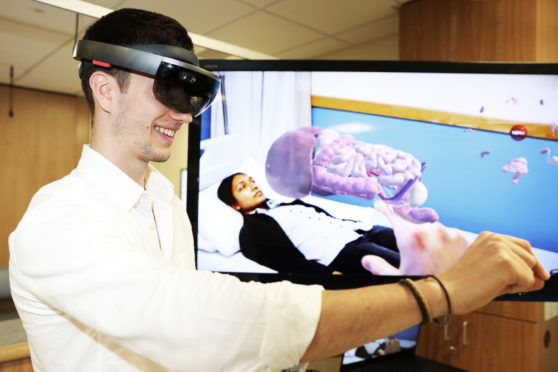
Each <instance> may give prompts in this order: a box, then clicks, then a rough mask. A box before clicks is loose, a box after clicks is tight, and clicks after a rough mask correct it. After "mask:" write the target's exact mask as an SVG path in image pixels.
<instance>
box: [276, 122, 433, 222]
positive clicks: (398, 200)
mask: <svg viewBox="0 0 558 372" xmlns="http://www.w3.org/2000/svg"><path fill="white" fill-rule="evenodd" d="M423 169H424V164H421V163H420V162H419V161H418V160H417V159H416V158H415V157H413V156H412V155H411V154H408V153H405V152H403V151H400V150H395V149H392V148H391V147H389V146H385V145H378V144H369V143H364V142H359V141H355V139H354V138H353V137H352V136H351V135H348V134H343V135H340V134H339V133H337V132H335V131H333V130H331V129H325V130H321V129H320V128H316V127H304V128H299V129H296V130H292V131H289V132H287V133H285V134H283V135H282V136H280V137H279V138H278V139H276V140H275V141H274V142H273V144H272V145H271V147H270V149H269V151H268V154H267V159H266V176H267V180H268V182H269V184H270V186H271V187H272V188H273V189H274V190H275V191H276V192H278V193H280V194H282V195H285V196H289V197H293V198H302V197H304V196H306V195H308V194H310V193H311V192H313V193H315V194H318V195H331V194H341V195H352V196H356V197H359V198H365V199H369V200H372V199H374V198H376V197H380V198H381V199H383V200H384V201H385V202H387V203H389V204H390V205H391V206H392V208H393V210H394V212H395V213H397V214H398V215H399V216H401V217H403V218H405V219H406V220H408V221H411V222H414V223H423V222H435V221H437V220H438V214H437V213H436V211H435V210H433V209H432V208H419V206H420V205H422V204H423V203H424V202H425V201H426V197H427V195H428V192H427V190H426V187H425V186H424V184H422V182H420V178H421V176H422V171H423Z"/></svg>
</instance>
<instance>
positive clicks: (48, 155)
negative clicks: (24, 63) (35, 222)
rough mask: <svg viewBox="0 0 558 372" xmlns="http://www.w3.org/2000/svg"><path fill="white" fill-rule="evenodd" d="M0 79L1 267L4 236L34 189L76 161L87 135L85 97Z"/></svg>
mask: <svg viewBox="0 0 558 372" xmlns="http://www.w3.org/2000/svg"><path fill="white" fill-rule="evenodd" d="M12 93H13V113H14V115H13V117H10V116H9V115H8V112H9V102H10V92H9V87H7V86H4V85H0V110H1V111H0V159H1V160H2V166H1V167H0V190H2V192H1V193H0V216H1V223H0V267H3V266H7V265H8V259H9V251H8V236H9V234H10V233H11V232H12V231H13V230H14V229H15V227H16V226H17V223H18V221H19V220H20V219H21V216H22V215H23V213H24V212H25V210H26V209H27V205H28V204H29V201H30V199H31V197H32V196H33V194H34V193H35V192H36V191H37V190H38V189H39V187H40V186H42V185H44V184H46V183H49V182H52V181H54V180H56V179H58V178H60V177H62V176H64V175H65V174H66V173H68V172H69V171H70V170H71V169H73V168H74V167H75V165H76V164H77V161H78V159H79V156H80V154H81V148H82V145H83V144H84V143H86V142H88V140H89V111H88V109H87V104H86V103H85V100H84V99H83V98H78V97H74V96H68V95H62V94H53V93H46V92H40V91H34V90H29V89H22V88H14V89H13V92H12Z"/></svg>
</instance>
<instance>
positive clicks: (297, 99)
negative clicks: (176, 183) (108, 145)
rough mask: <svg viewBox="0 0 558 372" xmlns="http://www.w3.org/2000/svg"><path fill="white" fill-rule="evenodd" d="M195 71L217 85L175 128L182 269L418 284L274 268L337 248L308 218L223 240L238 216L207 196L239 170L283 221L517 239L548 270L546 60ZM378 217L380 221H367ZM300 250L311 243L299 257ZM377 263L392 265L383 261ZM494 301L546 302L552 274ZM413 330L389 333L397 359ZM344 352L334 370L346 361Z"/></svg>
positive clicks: (273, 63)
mask: <svg viewBox="0 0 558 372" xmlns="http://www.w3.org/2000/svg"><path fill="white" fill-rule="evenodd" d="M201 65H202V67H204V68H206V69H208V70H211V71H213V72H215V73H217V74H218V75H220V76H221V79H222V86H221V92H220V95H219V96H218V97H217V99H216V100H215V102H214V104H213V105H212V106H211V108H210V109H208V110H207V111H206V112H204V113H203V114H202V115H201V117H200V118H197V119H196V120H195V121H194V122H193V123H192V124H191V125H190V137H189V145H188V146H189V150H188V188H187V211H188V213H189V217H190V219H191V221H192V225H193V228H194V235H195V240H196V260H197V267H198V269H200V270H211V271H218V272H227V273H231V274H233V275H237V276H239V277H240V278H241V279H243V280H259V281H276V280H283V279H287V280H291V281H293V282H299V283H319V284H322V285H324V286H325V287H326V288H350V287H357V286H362V285H371V284H382V283H388V282H395V281H398V280H399V279H400V277H401V276H412V277H414V276H420V275H415V274H416V273H417V272H415V271H413V270H410V271H405V270H403V271H397V270H395V271H391V272H390V271H389V270H388V271H385V270H383V271H381V273H382V275H378V273H376V274H372V272H367V271H365V273H364V274H363V273H362V272H360V273H357V272H356V271H355V272H354V273H353V272H349V271H350V270H349V269H347V270H346V271H345V270H330V271H329V272H327V271H326V272H325V273H324V272H321V271H319V270H310V269H308V270H306V269H300V267H303V266H298V269H297V266H296V265H294V266H293V269H292V270H290V269H289V267H290V266H289V265H288V262H287V263H284V264H282V265H275V264H276V263H277V262H282V261H284V260H283V258H282V257H281V256H280V254H281V253H278V252H281V247H277V246H276V245H277V244H279V243H278V242H285V240H284V239H283V237H284V235H287V237H288V238H289V240H290V243H289V242H286V243H285V245H284V247H285V251H290V250H292V249H297V250H298V251H299V252H300V253H301V254H302V256H303V260H304V259H305V260H308V261H312V262H318V263H322V264H323V265H324V266H327V265H329V264H330V263H331V262H332V260H334V259H335V258H336V256H335V254H336V252H339V250H340V249H341V248H343V247H344V245H343V244H344V242H346V241H352V240H351V239H354V236H353V235H351V236H348V237H347V236H342V237H340V236H339V233H338V231H339V230H338V229H337V227H336V228H331V229H330V228H327V227H326V226H325V225H323V224H322V225H317V227H314V226H311V223H310V222H308V223H306V222H304V221H305V220H304V218H310V220H312V217H308V216H306V215H304V212H301V213H303V216H302V217H301V216H297V217H294V216H293V217H292V218H291V217H290V215H289V216H287V217H285V215H284V214H283V216H282V217H281V216H280V215H279V217H277V215H273V214H271V216H272V218H275V219H276V220H280V219H281V218H282V220H281V222H280V223H278V224H279V225H280V226H281V230H282V231H283V232H284V233H285V234H281V235H282V236H278V235H277V234H276V232H274V231H271V230H270V231H267V230H265V229H263V228H262V227H261V226H260V225H257V224H256V225H254V226H255V227H252V228H251V230H254V231H256V235H258V232H260V233H261V234H259V236H257V237H256V238H253V234H252V235H249V234H248V235H246V234H245V236H244V237H243V238H240V239H239V236H240V235H239V234H240V231H241V229H242V228H243V225H244V224H245V222H244V218H243V215H242V214H241V213H239V212H238V211H236V210H235V209H234V208H233V207H231V206H230V205H227V204H226V203H224V202H223V201H222V200H221V199H220V198H218V195H217V194H218V188H219V185H220V184H221V182H222V180H223V179H225V178H226V177H227V176H230V175H232V174H235V173H237V172H240V173H243V174H246V175H247V176H249V177H250V178H249V179H248V180H247V181H246V182H254V183H255V184H257V186H258V189H257V190H258V192H259V193H260V194H259V195H264V196H265V198H268V199H269V200H270V203H272V208H271V209H272V210H273V209H274V208H273V207H274V206H276V205H278V204H280V203H286V204H289V205H290V206H291V208H290V210H289V211H288V213H295V212H296V211H298V209H304V208H305V207H301V206H300V205H294V206H293V205H292V204H291V201H293V200H297V199H298V200H302V201H303V202H304V203H307V204H311V205H313V206H317V207H318V208H319V211H320V212H321V213H322V214H321V215H322V216H323V214H327V215H328V216H333V217H335V218H336V219H337V220H338V221H343V222H342V223H344V222H345V221H347V220H350V222H349V223H357V224H358V223H362V225H359V229H361V230H362V231H369V229H370V228H371V226H384V227H387V228H390V227H392V223H391V222H393V221H394V220H393V218H395V220H396V221H400V220H403V221H405V222H403V223H404V224H410V225H409V226H411V228H413V226H428V225H431V224H432V223H433V222H434V221H436V222H437V223H442V224H443V225H445V226H447V227H449V228H452V229H457V230H456V231H458V232H459V233H460V234H461V235H462V236H463V237H464V239H465V240H466V241H469V242H470V241H472V240H473V239H474V238H475V237H476V235H477V234H479V233H480V232H482V231H484V230H490V231H494V232H499V233H503V234H509V235H514V236H518V237H521V238H524V239H527V240H529V241H530V242H531V244H532V246H533V247H534V250H535V252H536V254H537V256H538V258H539V259H540V261H541V262H542V264H543V266H544V267H545V268H546V269H547V270H548V271H549V272H553V273H556V271H557V269H558V192H557V190H558V64H516V63H451V62H403V61H284V60H266V61H244V60H202V61H201ZM244 187H253V185H252V184H250V185H244ZM386 206H387V210H388V215H390V213H391V219H390V218H387V217H386V214H385V213H381V212H380V211H379V210H378V208H380V207H381V208H380V210H385V208H386ZM297 208H298V209H297ZM320 212H318V214H320ZM268 215H270V214H268ZM394 216H395V217H394ZM310 220H308V221H310ZM354 221H356V222H354ZM411 221H412V222H411ZM312 223H314V222H312ZM301 227H303V228H302V229H301ZM266 229H267V227H266ZM264 230H265V231H264ZM301 230H302V231H303V233H301V232H300V231H301ZM359 231H360V230H359ZM262 234H263V236H262ZM301 234H302V235H301ZM251 236H252V238H253V239H255V240H254V241H256V242H258V244H256V248H257V247H259V248H258V249H261V250H266V249H271V248H270V247H271V246H273V250H274V253H269V251H264V252H263V253H262V256H261V257H263V258H262V259H261V260H260V259H259V258H260V256H258V255H257V254H256V255H254V249H255V248H254V246H253V245H252V246H251V247H249V246H250V244H249V241H250V239H252V238H251ZM310 238H312V242H314V240H316V241H317V242H318V243H315V244H314V243H312V244H313V245H314V247H312V244H309V243H308V241H309V239H310ZM314 238H315V239H314ZM258 239H259V240H258ZM262 242H269V244H268V243H264V244H262ZM332 242H335V243H332ZM340 242H343V243H340ZM241 243H242V246H241ZM398 243H399V241H398ZM332 244H333V245H335V244H337V246H338V247H339V248H336V249H338V250H337V251H334V252H333V253H332V252H331V249H332V248H331V247H329V249H330V251H329V253H327V254H323V252H322V251H321V247H322V246H323V247H325V246H331V245H332ZM382 244H383V243H382ZM382 244H380V245H382ZM316 245H317V246H316ZM387 245H389V244H387ZM309 246H310V247H309ZM246 247H249V248H246ZM299 248H300V249H299ZM278 249H279V250H278ZM324 249H325V248H324ZM243 252H246V253H247V254H246V255H245V254H243ZM291 253H292V252H291ZM388 253H389V252H388ZM247 255H248V256H250V257H251V258H248V257H246V256H247ZM379 255H380V256H382V255H381V254H379ZM291 257H293V256H290V255H289V258H291ZM382 257H384V256H382ZM254 258H255V259H254ZM384 258H386V257H384ZM298 259H300V255H299V256H297V260H298ZM386 259H387V258H386ZM388 261H389V262H391V265H388V267H393V268H395V269H398V267H397V261H395V263H394V262H393V261H390V260H388ZM341 271H342V272H341ZM386 273H391V274H393V275H386ZM419 274H420V273H419ZM502 299H509V300H537V301H556V300H558V289H557V278H556V277H553V278H552V279H551V280H550V281H549V282H548V283H547V285H546V286H545V288H544V289H543V290H541V291H538V292H534V293H530V294H518V295H509V296H503V297H502ZM416 332H417V329H416V328H415V329H410V330H407V331H405V332H403V335H396V336H394V337H395V339H396V341H397V344H398V345H399V346H402V348H412V347H413V342H414V341H416ZM392 341H393V340H391V339H384V340H381V342H379V343H378V344H377V345H376V346H374V347H373V349H374V350H368V351H366V350H364V351H363V350H362V348H361V349H360V350H359V352H360V353H361V355H360V356H362V354H363V353H364V354H365V355H368V356H370V355H373V354H374V352H379V353H380V354H382V353H385V352H384V351H382V349H381V347H383V348H384V349H385V348H386V347H387V348H389V345H390V343H391V342H392ZM386 345H387V346H386ZM380 346H381V347H380ZM352 352H353V354H348V355H346V358H345V359H346V360H350V359H351V358H353V357H354V358H356V359H355V360H359V356H358V355H355V351H352Z"/></svg>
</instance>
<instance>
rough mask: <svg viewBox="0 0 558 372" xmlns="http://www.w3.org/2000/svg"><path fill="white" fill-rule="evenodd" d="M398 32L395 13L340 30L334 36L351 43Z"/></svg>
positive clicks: (397, 20)
mask: <svg viewBox="0 0 558 372" xmlns="http://www.w3.org/2000/svg"><path fill="white" fill-rule="evenodd" d="M395 34H399V17H397V16H396V15H394V16H391V17H387V18H384V19H381V20H379V21H375V22H372V23H368V24H366V25H364V26H360V27H356V28H353V29H351V30H348V31H345V32H341V33H339V34H337V35H335V37H337V38H339V39H341V40H343V41H346V42H347V43H350V44H352V45H358V44H361V43H364V42H367V41H370V40H375V39H381V38H384V37H386V36H390V35H395Z"/></svg>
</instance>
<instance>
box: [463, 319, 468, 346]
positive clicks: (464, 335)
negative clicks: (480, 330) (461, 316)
mask: <svg viewBox="0 0 558 372" xmlns="http://www.w3.org/2000/svg"><path fill="white" fill-rule="evenodd" d="M468 325H469V321H467V320H466V321H464V322H463V345H469V340H467V326H468Z"/></svg>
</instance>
